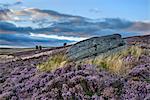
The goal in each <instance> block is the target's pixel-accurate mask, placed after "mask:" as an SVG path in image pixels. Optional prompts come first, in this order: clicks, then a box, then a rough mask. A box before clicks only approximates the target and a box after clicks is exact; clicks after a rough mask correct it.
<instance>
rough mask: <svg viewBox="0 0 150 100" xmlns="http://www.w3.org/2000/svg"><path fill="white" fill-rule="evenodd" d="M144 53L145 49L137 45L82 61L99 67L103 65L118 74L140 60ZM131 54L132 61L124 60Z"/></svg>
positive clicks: (123, 72) (124, 71)
mask: <svg viewBox="0 0 150 100" xmlns="http://www.w3.org/2000/svg"><path fill="white" fill-rule="evenodd" d="M142 53H143V50H142V49H141V48H139V47H137V46H131V47H128V48H126V49H125V50H122V51H120V52H118V53H114V54H111V55H109V56H105V57H104V56H98V57H96V58H94V59H88V60H86V61H83V62H82V63H84V64H93V65H97V66H98V67H102V68H104V69H107V70H108V71H110V72H113V73H116V74H125V73H126V72H127V71H128V70H129V69H131V68H132V67H133V66H134V64H135V63H136V62H137V61H138V60H139V57H140V56H141V55H142ZM129 55H130V56H131V57H132V58H133V59H132V61H131V60H129V61H126V60H124V59H125V58H126V57H128V56H129Z"/></svg>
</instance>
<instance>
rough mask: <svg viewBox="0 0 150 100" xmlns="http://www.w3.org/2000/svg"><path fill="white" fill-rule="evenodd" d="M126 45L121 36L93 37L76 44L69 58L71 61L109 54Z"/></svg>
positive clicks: (68, 53) (69, 52) (69, 53)
mask: <svg viewBox="0 0 150 100" xmlns="http://www.w3.org/2000/svg"><path fill="white" fill-rule="evenodd" d="M125 45H126V43H125V41H124V40H123V39H122V38H121V35H119V34H113V35H108V36H102V37H93V38H90V39H87V40H83V41H81V42H78V43H76V44H74V45H73V46H72V47H71V48H70V49H69V50H68V52H67V56H68V58H69V59H70V60H79V59H83V58H87V57H92V56H97V55H100V54H103V53H107V52H109V51H113V52H114V51H118V49H117V48H122V47H123V46H125ZM114 49H116V50H114Z"/></svg>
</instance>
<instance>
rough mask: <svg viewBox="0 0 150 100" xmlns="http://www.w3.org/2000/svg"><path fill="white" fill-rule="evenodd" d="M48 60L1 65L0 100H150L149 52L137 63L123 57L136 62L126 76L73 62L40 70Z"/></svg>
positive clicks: (102, 68)
mask: <svg viewBox="0 0 150 100" xmlns="http://www.w3.org/2000/svg"><path fill="white" fill-rule="evenodd" d="M49 57H51V56H50V55H49V56H48V55H43V56H39V57H33V58H29V59H24V60H16V61H10V62H6V63H0V100H150V54H149V48H146V52H144V53H141V55H140V56H139V57H138V61H137V59H135V57H134V56H132V55H128V56H126V57H124V59H123V61H129V62H135V61H136V63H134V64H132V65H133V66H132V67H130V68H129V69H128V70H126V71H125V72H124V74H121V73H114V72H113V71H112V69H111V70H109V69H108V68H105V67H104V66H102V65H99V66H97V65H96V64H93V63H74V62H71V63H68V64H65V65H64V66H63V67H59V68H55V70H48V71H45V70H44V71H43V70H39V69H38V67H37V66H39V65H40V64H42V63H44V62H46V61H47V59H49ZM124 67H126V66H124ZM116 68H117V67H116Z"/></svg>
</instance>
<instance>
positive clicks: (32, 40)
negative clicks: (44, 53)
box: [0, 33, 73, 47]
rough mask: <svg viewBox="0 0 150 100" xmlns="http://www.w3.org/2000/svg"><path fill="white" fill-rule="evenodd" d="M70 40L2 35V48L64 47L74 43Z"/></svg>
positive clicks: (0, 38)
mask: <svg viewBox="0 0 150 100" xmlns="http://www.w3.org/2000/svg"><path fill="white" fill-rule="evenodd" d="M72 42H73V41H69V40H58V39H49V38H42V37H31V36H30V34H19V33H17V34H1V35H0V47H12V46H13V47H34V46H35V45H42V46H63V44H64V43H72Z"/></svg>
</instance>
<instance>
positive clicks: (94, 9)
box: [89, 8, 101, 13]
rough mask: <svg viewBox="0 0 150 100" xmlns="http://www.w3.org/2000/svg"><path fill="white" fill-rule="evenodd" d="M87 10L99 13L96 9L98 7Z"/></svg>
mask: <svg viewBox="0 0 150 100" xmlns="http://www.w3.org/2000/svg"><path fill="white" fill-rule="evenodd" d="M89 11H90V12H92V13H101V10H100V9H98V8H92V9H90V10H89Z"/></svg>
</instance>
